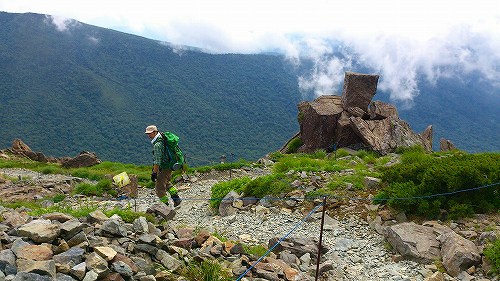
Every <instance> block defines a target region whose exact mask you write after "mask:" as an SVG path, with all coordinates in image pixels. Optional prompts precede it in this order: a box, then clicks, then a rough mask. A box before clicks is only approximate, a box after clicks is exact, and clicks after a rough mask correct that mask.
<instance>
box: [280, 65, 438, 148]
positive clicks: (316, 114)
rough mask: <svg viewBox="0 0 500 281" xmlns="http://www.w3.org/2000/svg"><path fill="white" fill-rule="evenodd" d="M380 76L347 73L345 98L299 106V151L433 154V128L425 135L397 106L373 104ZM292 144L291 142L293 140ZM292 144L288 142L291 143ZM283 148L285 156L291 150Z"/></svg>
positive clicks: (306, 103)
mask: <svg viewBox="0 0 500 281" xmlns="http://www.w3.org/2000/svg"><path fill="white" fill-rule="evenodd" d="M378 78H379V76H378V75H371V74H360V73H354V72H346V74H345V79H344V89H343V92H342V96H336V95H328V96H320V97H318V98H317V99H315V100H314V101H312V102H306V101H303V102H301V103H299V105H298V109H299V116H298V120H299V125H300V132H299V133H298V134H297V135H296V136H294V137H293V138H292V139H296V138H300V139H301V140H302V143H303V144H302V146H301V147H300V148H298V150H297V152H305V153H309V152H314V151H315V150H318V149H322V150H325V151H328V152H330V151H333V150H335V149H337V148H341V147H350V148H354V149H358V148H365V149H371V150H374V151H377V152H379V153H380V154H387V153H389V152H392V151H394V150H395V149H396V148H399V147H410V146H415V145H421V146H422V147H424V149H425V150H426V151H432V126H429V127H428V128H427V129H426V130H425V131H424V133H422V135H420V134H416V133H415V132H413V131H412V129H411V128H410V126H409V125H408V123H406V122H405V121H404V120H401V119H400V118H399V115H398V111H397V109H396V107H395V106H394V105H391V104H388V103H384V102H381V101H372V98H373V96H374V95H375V94H376V90H377V82H378ZM290 141H291V140H290ZM290 141H289V142H288V143H290ZM288 143H287V145H285V146H284V148H283V149H281V150H280V152H282V153H289V152H295V151H288V150H287V149H286V148H287V147H288Z"/></svg>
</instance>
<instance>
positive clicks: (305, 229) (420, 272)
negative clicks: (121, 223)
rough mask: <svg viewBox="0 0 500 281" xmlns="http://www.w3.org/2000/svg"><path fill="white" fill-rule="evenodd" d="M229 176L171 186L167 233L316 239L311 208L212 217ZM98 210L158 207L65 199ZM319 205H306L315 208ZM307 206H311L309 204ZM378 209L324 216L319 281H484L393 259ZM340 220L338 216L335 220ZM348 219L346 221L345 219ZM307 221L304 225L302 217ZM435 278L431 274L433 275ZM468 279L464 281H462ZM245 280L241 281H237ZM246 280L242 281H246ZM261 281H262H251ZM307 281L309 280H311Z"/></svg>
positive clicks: (59, 180)
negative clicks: (376, 222) (213, 201)
mask: <svg viewBox="0 0 500 281" xmlns="http://www.w3.org/2000/svg"><path fill="white" fill-rule="evenodd" d="M2 173H3V174H4V175H6V176H8V177H10V178H23V177H28V178H31V179H32V180H31V181H32V182H37V184H33V185H40V186H42V187H43V186H45V187H47V186H48V187H51V188H53V189H56V190H58V189H61V187H60V186H67V185H70V183H71V182H75V181H76V182H78V181H81V179H74V178H72V177H68V176H63V175H43V174H39V173H33V172H31V171H29V170H24V169H0V174H2ZM266 173H268V171H266V170H264V169H259V168H252V169H238V170H233V171H231V178H235V177H243V176H248V177H252V178H253V177H256V176H260V175H264V174H266ZM229 179H230V175H229V172H227V171H226V172H210V173H207V174H198V175H195V176H189V177H188V178H187V179H186V180H183V181H181V182H179V183H177V188H178V189H179V196H180V197H181V198H182V199H183V201H182V203H181V204H180V205H179V206H177V207H176V208H175V216H174V218H173V219H172V220H171V221H170V222H169V224H171V225H172V226H173V227H187V226H189V227H193V228H195V229H207V230H209V232H211V233H217V234H218V235H220V236H222V237H225V238H227V239H229V240H232V241H239V242H243V243H245V244H247V245H265V246H266V247H267V246H272V244H271V245H269V240H270V239H272V238H284V237H285V236H286V237H287V238H294V239H303V238H308V239H315V240H316V241H317V240H318V239H319V234H320V226H321V209H318V210H317V211H316V212H314V213H313V214H310V213H309V211H310V210H311V208H308V209H305V208H301V207H300V206H301V204H295V203H288V204H285V203H283V204H274V205H273V206H268V207H264V206H260V205H258V204H254V205H249V206H246V207H241V209H240V210H238V211H237V212H235V213H233V214H230V215H227V216H220V215H217V212H216V211H215V210H212V209H211V208H210V206H209V204H210V201H209V200H208V199H209V198H210V196H211V188H212V186H213V185H214V184H216V183H218V182H221V181H225V180H229ZM82 200H83V204H99V205H101V206H105V207H106V208H113V207H120V208H132V209H135V210H136V211H141V212H145V211H146V210H147V208H148V207H149V206H151V205H152V204H154V203H158V202H159V201H158V199H157V198H156V196H155V195H154V191H153V190H151V189H146V188H139V195H138V197H137V198H134V199H125V200H117V199H111V200H109V199H108V200H103V199H102V198H100V199H98V198H93V199H92V198H85V199H82V198H80V197H75V198H67V199H66V201H67V203H68V202H70V203H71V204H75V206H76V205H78V204H82ZM320 202H321V201H315V202H312V203H313V204H312V206H313V207H314V206H317V205H318V204H319V203H320ZM309 205H311V204H309ZM377 208H378V206H376V205H370V204H369V203H367V202H363V201H361V202H360V201H356V200H353V201H351V202H349V204H346V205H343V206H340V207H339V208H337V209H336V210H338V211H339V214H337V213H336V212H333V211H331V210H328V212H327V216H326V219H325V225H324V233H323V239H322V243H323V246H324V247H326V248H327V249H328V252H327V253H326V254H324V255H323V256H322V259H321V263H322V266H325V265H327V266H328V271H327V272H326V274H325V276H326V277H325V278H326V279H322V280H360V281H361V280H363V281H364V280H374V281H378V280H380V281H382V280H393V281H423V280H426V281H431V280H478V281H479V280H483V281H486V280H490V279H486V278H484V277H483V276H482V275H481V274H479V275H477V278H476V277H474V276H471V275H468V274H467V276H465V277H464V275H462V276H459V277H455V278H454V277H451V276H449V275H447V274H444V278H443V279H429V276H431V275H433V273H435V272H437V268H436V266H435V265H433V264H427V265H424V264H419V263H416V262H413V261H407V260H403V259H401V258H400V256H399V255H397V254H396V253H394V252H393V251H392V250H391V249H390V247H389V246H388V243H387V242H386V240H385V239H384V236H383V235H381V234H379V233H378V232H377V231H376V230H375V229H374V227H372V226H370V224H369V222H368V221H367V218H366V211H367V210H371V211H376V210H377ZM340 214H342V215H340ZM345 214H349V215H345ZM307 215H310V216H309V217H308V218H307V219H305V217H306V216H307ZM298 258H299V259H300V261H299V262H298V264H299V266H300V270H301V271H303V272H314V270H315V268H316V264H314V263H313V262H312V258H311V256H310V255H303V256H299V257H298ZM434 275H436V274H434ZM469 277H470V279H468V278H469ZM243 280H245V279H243ZM247 280H248V279H247ZM255 280H267V279H255ZM312 280H313V279H312Z"/></svg>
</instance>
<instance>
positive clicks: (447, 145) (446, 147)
mask: <svg viewBox="0 0 500 281" xmlns="http://www.w3.org/2000/svg"><path fill="white" fill-rule="evenodd" d="M455 149H457V147H456V146H455V145H454V144H453V142H451V140H447V139H445V138H441V139H440V140H439V150H440V151H452V150H455Z"/></svg>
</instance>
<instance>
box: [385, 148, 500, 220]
mask: <svg viewBox="0 0 500 281" xmlns="http://www.w3.org/2000/svg"><path fill="white" fill-rule="evenodd" d="M415 153H420V152H414V151H410V152H405V154H404V155H403V157H402V162H401V163H399V164H396V165H393V166H391V167H388V168H384V169H383V171H382V180H383V181H384V182H386V183H388V186H387V187H386V188H384V189H383V190H382V191H381V193H379V195H377V196H376V199H381V198H382V197H386V198H396V197H404V198H407V197H427V198H415V199H405V200H395V199H391V200H389V201H388V204H389V205H390V206H392V207H395V208H399V209H402V210H404V211H406V212H408V213H409V214H418V215H424V216H426V217H433V218H436V217H438V216H439V215H440V211H441V209H443V210H445V211H447V212H448V214H449V217H450V218H459V217H463V216H467V215H470V214H472V213H488V212H490V211H493V210H498V209H499V208H500V194H499V193H500V192H499V189H498V188H495V187H494V186H490V187H489V188H488V187H486V188H482V189H478V190H469V189H474V188H479V187H483V186H488V185H492V184H498V182H499V181H500V173H498V171H499V170H500V154H494V153H484V154H471V155H468V154H464V153H454V154H451V155H446V156H440V155H439V154H438V155H437V156H439V157H436V155H427V156H415V155H420V154H415ZM405 155H413V156H411V157H405ZM461 190H469V191H467V192H460V191H461ZM439 194H443V196H436V195H439Z"/></svg>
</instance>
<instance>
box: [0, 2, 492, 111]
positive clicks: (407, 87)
mask: <svg viewBox="0 0 500 281" xmlns="http://www.w3.org/2000/svg"><path fill="white" fill-rule="evenodd" d="M0 10H2V11H8V12H37V13H44V14H49V15H53V17H52V22H53V23H54V25H55V26H56V27H57V28H58V30H61V31H65V30H66V29H67V27H68V24H71V21H67V20H65V19H68V18H73V19H76V20H78V21H81V22H85V23H89V24H93V25H97V26H102V27H106V28H112V29H116V30H120V31H124V32H128V33H133V34H137V35H141V36H144V37H148V38H152V39H157V40H161V41H164V42H168V43H169V44H172V45H177V46H179V45H187V46H192V47H197V48H200V49H203V50H206V51H207V52H211V53H258V52H268V51H277V52H281V53H284V54H286V56H287V59H289V60H290V61H291V62H294V63H295V64H297V65H300V64H301V63H303V62H304V60H305V59H307V60H312V61H313V62H314V63H313V65H312V67H311V69H310V70H309V71H308V73H306V74H305V75H303V76H302V77H299V86H300V88H301V89H302V90H304V91H306V92H314V93H315V94H316V95H321V94H331V93H335V92H337V89H338V88H339V87H340V86H341V85H342V83H343V75H344V72H345V71H347V70H353V68H354V67H356V66H357V65H362V66H363V67H365V68H366V69H371V70H372V71H373V72H374V73H378V74H380V80H379V89H380V90H383V91H386V92H388V93H390V95H391V98H392V99H393V100H398V101H402V102H410V103H411V101H412V100H413V98H414V97H415V96H416V95H418V94H419V84H418V83H419V82H418V81H421V80H420V79H421V78H422V77H424V78H425V79H426V80H427V81H428V82H430V83H435V82H436V81H437V80H438V79H439V78H441V77H450V76H456V77H461V76H463V75H467V74H470V73H477V74H479V76H480V77H481V78H482V79H485V80H489V81H492V82H493V83H499V82H497V81H500V79H499V78H500V51H498V50H500V33H499V32H498V30H500V1H497V0H484V1H481V3H476V2H471V1H468V2H464V1H458V2H457V1H451V0H442V1H431V0H422V1H414V2H411V3H410V2H408V1H400V0H387V1H371V0H360V1H355V2H352V3H342V4H339V3H338V2H337V1H326V0H310V1H285V0H275V1H265V0H254V1H252V2H248V3H244V2H240V1H224V0H213V1H204V0H185V1H177V2H175V3H174V2H171V1H159V0H144V1H139V2H137V1H116V0H109V1H95V0H87V1H79V0H75V1H60V0H46V1H31V0H17V1H9V0H0Z"/></svg>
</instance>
